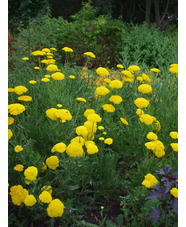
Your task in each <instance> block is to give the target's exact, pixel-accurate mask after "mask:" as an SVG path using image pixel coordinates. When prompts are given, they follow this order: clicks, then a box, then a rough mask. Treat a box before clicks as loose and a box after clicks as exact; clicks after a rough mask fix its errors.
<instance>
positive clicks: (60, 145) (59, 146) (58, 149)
mask: <svg viewBox="0 0 186 227" xmlns="http://www.w3.org/2000/svg"><path fill="white" fill-rule="evenodd" d="M66 148H67V146H66V145H65V144H64V143H57V144H56V145H54V146H53V147H52V149H51V151H52V153H54V152H55V151H56V152H58V153H63V152H64V151H65V150H66Z"/></svg>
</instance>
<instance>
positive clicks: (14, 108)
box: [8, 103, 25, 115]
mask: <svg viewBox="0 0 186 227" xmlns="http://www.w3.org/2000/svg"><path fill="white" fill-rule="evenodd" d="M24 111H25V106H23V105H22V104H19V103H14V104H10V105H8V113H9V114H11V115H19V114H21V113H23V112H24Z"/></svg>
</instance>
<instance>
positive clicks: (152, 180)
mask: <svg viewBox="0 0 186 227" xmlns="http://www.w3.org/2000/svg"><path fill="white" fill-rule="evenodd" d="M157 183H158V180H157V179H156V177H155V176H153V175H152V174H151V173H148V174H147V175H146V176H145V179H144V181H143V182H142V185H144V186H145V187H146V188H153V186H154V185H156V184H157Z"/></svg>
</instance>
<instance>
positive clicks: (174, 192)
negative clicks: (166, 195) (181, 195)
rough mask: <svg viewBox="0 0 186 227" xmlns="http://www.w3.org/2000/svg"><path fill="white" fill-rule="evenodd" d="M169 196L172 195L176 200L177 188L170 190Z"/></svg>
mask: <svg viewBox="0 0 186 227" xmlns="http://www.w3.org/2000/svg"><path fill="white" fill-rule="evenodd" d="M170 193H171V195H173V196H174V197H175V198H176V199H178V189H177V188H172V189H171V190H170Z"/></svg>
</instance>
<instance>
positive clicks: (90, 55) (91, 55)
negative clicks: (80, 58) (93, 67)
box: [84, 52, 96, 58]
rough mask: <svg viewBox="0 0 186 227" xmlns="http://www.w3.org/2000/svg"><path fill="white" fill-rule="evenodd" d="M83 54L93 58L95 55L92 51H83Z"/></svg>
mask: <svg viewBox="0 0 186 227" xmlns="http://www.w3.org/2000/svg"><path fill="white" fill-rule="evenodd" d="M84 55H85V56H89V57H91V58H95V57H96V56H95V55H94V54H93V53H92V52H85V53H84Z"/></svg>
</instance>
